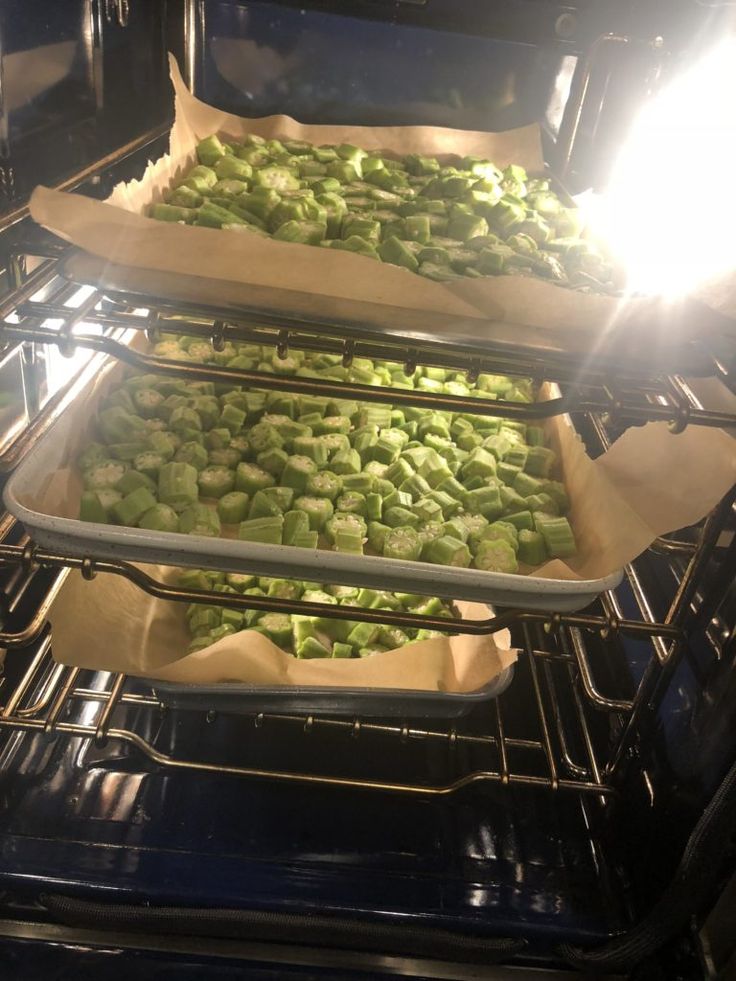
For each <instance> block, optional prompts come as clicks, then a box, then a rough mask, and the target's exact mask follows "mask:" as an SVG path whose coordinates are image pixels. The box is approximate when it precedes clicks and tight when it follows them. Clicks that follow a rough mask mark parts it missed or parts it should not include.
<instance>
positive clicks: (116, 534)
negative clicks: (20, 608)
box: [3, 366, 623, 613]
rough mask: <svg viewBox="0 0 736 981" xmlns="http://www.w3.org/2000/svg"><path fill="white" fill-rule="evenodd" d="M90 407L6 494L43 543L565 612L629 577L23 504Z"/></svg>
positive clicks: (61, 549)
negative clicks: (305, 541) (332, 546)
mask: <svg viewBox="0 0 736 981" xmlns="http://www.w3.org/2000/svg"><path fill="white" fill-rule="evenodd" d="M111 367H113V368H114V366H111ZM90 388H91V383H90ZM88 413H89V406H88V400H87V398H85V392H84V391H83V392H81V393H79V395H78V397H77V399H76V400H75V402H74V404H72V405H71V406H70V407H69V408H68V410H67V411H66V412H64V413H63V414H62V415H61V416H60V417H59V418H58V419H57V420H56V421H55V423H54V424H53V426H51V427H50V428H49V429H48V430H47V431H46V432H45V433H44V435H43V436H42V437H41V438H40V439H39V440H38V442H36V443H35V445H34V446H33V448H32V449H31V450H30V451H29V453H28V454H27V456H26V457H25V459H24V460H23V461H22V463H21V464H20V465H19V467H18V468H17V470H16V471H15V472H14V473H13V475H12V476H11V478H10V480H9V481H8V483H7V485H6V487H5V491H4V495H3V496H4V502H5V506H6V508H7V509H8V511H10V513H11V514H13V515H14V516H15V517H16V518H18V519H19V520H20V521H21V522H22V523H23V524H24V525H25V527H26V529H27V531H28V533H29V534H30V535H31V537H32V538H33V539H34V541H35V542H36V543H37V544H39V545H41V546H42V547H44V548H47V549H49V550H51V551H55V552H58V553H61V554H64V555H69V556H73V557H78V558H79V557H90V558H99V559H113V560H123V561H129V562H142V563H148V564H156V565H168V566H188V567H191V568H202V569H216V570H220V571H226V572H244V573H257V574H259V575H262V576H273V577H277V578H284V579H307V580H313V581H318V582H332V583H340V584H344V585H351V586H376V585H380V587H381V588H382V589H388V590H393V591H396V592H410V593H419V594H420V595H425V596H441V597H443V598H446V599H456V600H457V599H461V600H468V601H474V602H481V603H489V604H494V605H496V606H506V607H508V606H513V607H516V608H522V609H528V610H556V611H559V612H562V613H569V612H574V611H576V610H580V609H583V607H585V606H587V605H588V604H589V603H591V602H592V601H593V600H594V599H595V598H596V597H597V596H598V595H599V594H600V593H601V592H603V591H604V590H608V589H613V588H615V587H616V586H617V585H618V584H619V582H620V581H621V578H622V575H623V572H622V571H621V570H619V571H616V572H614V573H612V574H611V575H608V576H606V577H603V578H600V579H585V580H563V579H543V578H540V577H537V576H525V575H514V574H509V573H501V572H483V571H479V570H477V569H457V568H452V567H450V566H439V565H432V564H430V563H427V562H409V561H403V560H400V559H386V558H383V557H379V556H373V555H363V556H355V555H349V554H345V553H339V552H331V551H327V550H322V549H308V548H296V547H294V546H291V545H263V544H259V543H253V542H244V541H237V540H232V539H225V538H207V537H204V536H200V535H183V534H179V533H176V532H154V531H148V530H144V529H140V528H125V527H119V526H115V525H108V524H97V523H95V522H84V521H79V520H78V519H76V518H65V517H59V516H57V515H54V514H49V513H43V512H41V511H38V510H35V509H34V508H33V507H30V506H29V505H28V503H26V502H29V501H32V500H33V499H34V496H35V493H36V490H37V488H38V487H41V486H43V485H44V484H45V483H47V482H48V481H49V480H50V478H51V476H52V475H53V474H55V473H56V472H57V471H58V470H60V469H63V468H64V467H66V466H68V464H69V461H68V452H69V451H68V447H69V445H70V444H72V442H73V440H72V437H73V435H74V434H75V432H76V431H77V430H78V429H79V428H80V427H81V425H82V423H83V422H84V420H85V416H86V415H88Z"/></svg>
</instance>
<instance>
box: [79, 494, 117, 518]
mask: <svg viewBox="0 0 736 981" xmlns="http://www.w3.org/2000/svg"><path fill="white" fill-rule="evenodd" d="M112 493H113V494H116V496H117V499H118V500H122V494H120V493H118V492H117V491H112ZM116 503H117V501H113V506H114V505H115V504H116ZM79 520H80V521H95V522H97V523H98V524H107V523H108V521H109V520H110V519H109V517H108V511H107V509H106V508H105V507H103V505H102V502H101V500H100V496H99V492H98V491H83V492H82V496H81V498H80V502H79Z"/></svg>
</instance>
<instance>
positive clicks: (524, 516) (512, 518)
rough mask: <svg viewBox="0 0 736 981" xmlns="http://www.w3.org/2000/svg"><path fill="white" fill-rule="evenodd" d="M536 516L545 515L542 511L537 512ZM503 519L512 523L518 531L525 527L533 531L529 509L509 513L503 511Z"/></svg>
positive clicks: (532, 520) (532, 521) (533, 523)
mask: <svg viewBox="0 0 736 981" xmlns="http://www.w3.org/2000/svg"><path fill="white" fill-rule="evenodd" d="M537 514H538V517H539V518H542V517H547V516H546V515H544V514H543V513H542V512H537ZM503 520H504V521H507V522H508V523H509V524H512V525H513V526H514V527H515V528H517V529H518V530H519V531H522V530H523V529H526V530H527V531H533V530H534V525H535V521H534V518H533V517H532V513H531V511H514V512H512V513H511V514H506V513H504V516H503Z"/></svg>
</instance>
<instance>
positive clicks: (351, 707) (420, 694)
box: [147, 664, 514, 719]
mask: <svg viewBox="0 0 736 981" xmlns="http://www.w3.org/2000/svg"><path fill="white" fill-rule="evenodd" d="M513 677H514V665H513V664H511V665H509V667H507V668H505V669H504V670H503V671H502V672H501V674H499V675H498V676H497V677H495V678H494V679H493V681H491V682H489V683H488V684H487V685H484V686H483V687H482V688H479V689H478V690H477V691H471V692H465V693H457V692H442V691H414V690H411V689H403V688H401V689H399V688H334V687H333V688H319V687H316V686H311V685H310V686H304V687H299V686H296V685H275V686H272V687H269V686H264V685H243V684H230V683H226V684H225V683H223V684H214V685H188V684H186V685H185V684H177V683H174V682H170V681H153V682H151V681H148V682H147V684H150V685H151V686H152V688H153V690H154V693H155V695H156V698H158V699H159V700H160V701H161V703H162V704H163V705H165V706H166V707H167V708H175V709H192V710H198V711H207V712H209V711H218V712H227V713H230V714H235V715H253V714H254V713H259V712H266V713H270V712H273V713H283V712H293V713H297V714H299V715H312V714H314V715H318V714H319V715H347V716H359V717H361V718H362V717H364V716H371V717H373V718H375V717H380V718H386V719H430V718H433V719H459V718H461V717H462V716H464V715H467V714H468V713H469V712H471V711H472V710H473V709H474V708H475V707H476V706H478V705H483V704H485V703H486V702H489V701H490V700H491V699H493V698H497V697H498V696H499V695H501V694H502V693H503V692H505V691H506V689H507V688H508V686H509V685H510V684H511V681H512V679H513Z"/></svg>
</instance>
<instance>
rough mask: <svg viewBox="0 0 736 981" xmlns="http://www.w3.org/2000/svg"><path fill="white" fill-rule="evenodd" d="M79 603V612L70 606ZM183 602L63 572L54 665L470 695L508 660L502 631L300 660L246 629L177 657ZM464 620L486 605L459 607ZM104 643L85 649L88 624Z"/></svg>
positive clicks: (182, 678)
mask: <svg viewBox="0 0 736 981" xmlns="http://www.w3.org/2000/svg"><path fill="white" fill-rule="evenodd" d="M143 568H144V569H145V570H146V572H148V573H149V574H150V575H153V576H155V577H156V578H157V579H164V580H165V581H168V582H174V581H175V579H176V571H177V570H174V569H170V568H166V567H164V566H144V567H143ZM80 609H84V611H85V615H84V617H80V615H79V611H80ZM184 609H185V607H184V604H182V603H171V602H166V601H164V600H157V599H154V598H153V597H152V596H149V595H148V594H147V593H143V592H141V590H139V589H138V588H137V587H136V586H134V585H133V584H132V583H130V582H128V580H127V579H122V578H119V577H118V576H105V575H102V576H98V577H97V579H95V580H94V581H93V582H85V581H84V580H83V579H82V577H81V574H79V573H76V572H74V573H72V574H70V576H69V578H68V579H67V581H66V583H65V584H64V586H63V588H62V589H61V591H60V593H59V596H58V597H57V599H56V602H55V603H54V605H53V607H52V610H51V613H50V620H51V624H52V630H53V637H54V646H53V654H54V658H55V659H56V660H57V661H59V662H61V663H62V664H69V665H75V666H78V667H82V668H92V669H94V670H103V671H124V672H126V673H127V674H132V675H136V676H139V677H146V678H158V679H159V680H161V681H177V682H181V683H185V684H195V683H196V684H206V683H217V682H246V683H249V684H256V685H268V686H270V685H297V686H299V685H317V686H328V687H344V688H353V687H355V688H405V689H410V690H415V691H445V692H470V691H476V690H477V689H479V688H482V687H483V685H486V684H488V682H489V681H492V680H493V678H495V677H496V676H497V675H499V674H500V673H501V672H502V671H503V670H504V669H505V668H507V667H508V666H509V665H511V664H513V663H514V661H515V660H516V656H517V654H516V651H515V650H512V649H511V648H510V645H511V635H510V633H509V631H508V630H501V631H499V632H498V633H497V634H494V635H493V636H492V637H463V636H459V635H458V636H456V637H441V638H439V637H437V638H433V639H432V640H422V641H415V642H414V643H412V644H408V645H407V646H405V647H403V648H400V649H398V650H393V651H386V652H384V653H382V654H374V655H373V656H372V657H365V658H355V659H352V658H351V659H342V658H336V659H334V660H332V659H329V658H324V659H314V660H300V659H298V658H295V657H293V656H292V655H291V654H286V653H285V652H284V651H282V650H280V649H279V648H278V647H276V645H275V644H273V643H272V642H271V641H270V640H268V638H266V637H263V636H262V635H261V634H259V633H257V632H256V631H254V630H243V631H241V632H240V633H237V634H232V635H231V636H230V637H225V638H223V639H222V640H219V641H217V643H216V644H212V645H211V646H210V647H206V648H204V649H203V650H201V651H198V652H197V653H196V654H186V650H187V646H188V644H189V640H190V637H189V632H188V630H187V626H186V621H185V619H184ZM457 609H458V613H460V614H461V615H462V616H465V617H467V618H469V619H471V620H483V619H487V618H488V608H487V607H486V606H483V605H482V604H477V603H458V604H457ZM90 622H93V623H94V624H95V632H96V636H98V637H104V638H105V642H104V644H95V645H90V643H89V624H90Z"/></svg>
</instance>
